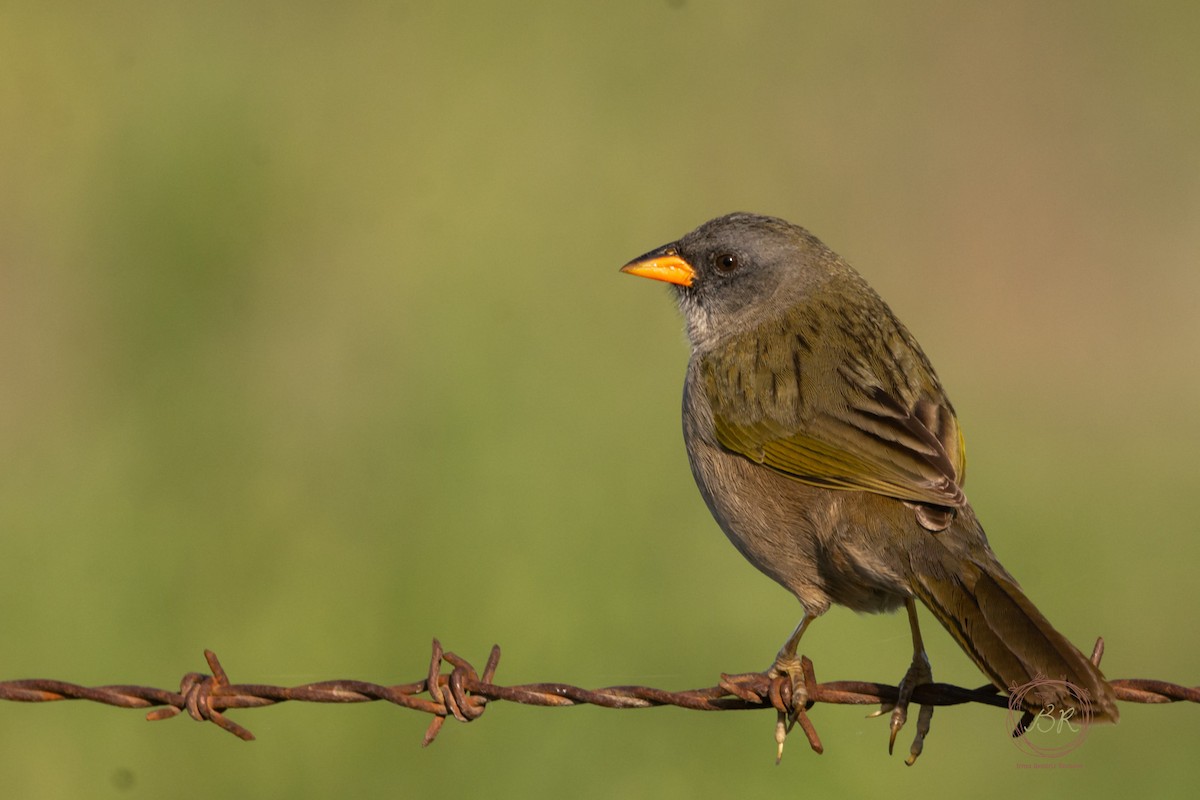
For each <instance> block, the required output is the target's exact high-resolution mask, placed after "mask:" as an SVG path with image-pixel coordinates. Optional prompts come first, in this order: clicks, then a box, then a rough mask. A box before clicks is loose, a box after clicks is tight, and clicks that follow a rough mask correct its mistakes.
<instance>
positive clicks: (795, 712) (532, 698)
mask: <svg viewBox="0 0 1200 800" xmlns="http://www.w3.org/2000/svg"><path fill="white" fill-rule="evenodd" d="M1103 651H1104V645H1103V641H1098V642H1097V645H1096V649H1095V650H1094V651H1093V659H1094V660H1096V661H1098V660H1099V656H1100V655H1101V654H1102V653H1103ZM204 657H205V660H206V661H207V662H208V669H209V672H210V674H207V675H206V674H203V673H198V672H189V673H187V674H186V675H184V676H183V679H182V680H181V681H180V684H179V691H178V692H172V691H168V690H165V689H156V688H153V687H149V686H123V685H119V686H97V687H87V686H79V685H77V684H73V683H67V682H65V681H58V680H46V679H27V680H15V681H0V700H9V701H13V702H19V703H46V702H52V701H55V700H89V701H91V702H94V703H102V704H105V705H110V706H116V707H118V708H152V710H151V711H150V712H148V713H147V714H146V719H148V720H151V721H155V720H163V719H168V718H170V717H174V716H177V715H178V714H179V713H181V712H183V711H186V712H187V713H188V716H190V717H191V718H192V719H194V720H196V721H197V722H211V723H213V724H215V725H217V726H218V727H219V728H221V729H222V730H225V731H228V732H229V733H232V734H233V735H234V736H236V737H238V738H239V739H242V740H243V741H251V740H253V739H254V734H252V733H251V732H250V731H249V730H247V729H246V728H244V727H242V726H241V725H239V724H237V723H236V722H234V721H232V720H230V719H229V718H228V717H226V716H225V714H224V712H225V711H227V710H229V709H232V708H258V707H261V706H269V705H274V704H276V703H283V702H289V701H290V702H302V703H367V702H374V701H379V700H384V701H387V702H389V703H392V704H394V705H398V706H403V707H404V708H411V709H413V710H416V711H421V712H424V713H426V714H430V715H432V717H433V719H432V720H431V721H430V723H429V727H428V728H427V729H426V731H425V736H424V738H423V739H422V745H423V746H428V745H429V744H432V743H433V741H434V739H436V738H437V735H438V733H439V731H441V729H442V725H443V724H444V723H445V721H446V718H447V717H454V718H455V719H456V720H458V721H459V722H472V721H474V720H476V719H479V717H480V716H482V715H483V712H484V711H485V710H486V708H487V705H488V703H489V702H491V701H494V700H504V701H507V702H510V703H521V704H524V705H534V706H555V707H562V706H576V705H594V706H601V707H603V708H652V707H656V706H675V707H677V708H686V709H691V710H694V711H737V710H750V709H763V708H773V709H775V710H776V711H777V712H778V713H780V714H782V715H784V717H782V718H783V719H786V720H787V723H786V725H785V730H784V735H785V736H786V734H787V732H788V731H790V730H791V729H792V727H793V726H795V725H799V726H800V729H801V730H802V731H803V732H804V735H805V737H806V738H807V739H808V743H809V746H810V747H811V748H812V749H813V751H814V752H816V753H822V752H824V745H823V744H822V743H821V739H820V737H819V736H818V735H817V731H816V728H815V727H814V726H813V724H812V721H811V720H810V719H809V717H808V713H807V712H808V710H809V709H811V708H812V707H813V706H814V705H815V704H817V703H828V704H833V705H879V704H883V703H895V702H896V699H897V697H898V695H899V692H898V689H897V687H895V686H890V685H888V684H883V683H871V682H867V681H832V682H829V683H818V682H817V679H816V675H815V672H814V670H813V665H812V661H810V660H809V659H808V658H807V657H805V658H802V659H801V664H802V668H803V673H804V688H805V689H806V691H807V695H808V696H807V702H806V703H804V704H803V705H801V706H800V707H799V708H793V707H792V686H791V681H790V680H789V678H788V677H787V676H774V677H772V676H771V675H769V674H767V673H763V672H748V673H739V674H724V673H723V674H722V675H721V681H720V683H719V684H717V685H716V686H712V687H709V688H704V689H691V690H687V691H681V692H669V691H665V690H663V689H654V688H651V687H648V686H608V687H605V688H602V689H583V688H580V687H578V686H571V685H569V684H565V683H530V684H523V685H517V686H501V685H498V684H496V683H494V680H495V676H496V668H497V667H498V666H499V664H500V646H499V645H495V646H493V647H492V650H491V653H490V654H489V655H488V659H487V662H486V664H485V665H484V669H483V674H482V675H481V674H479V673H478V672H476V670H475V668H474V666H472V665H471V663H470V662H469V661H467V660H466V659H464V658H462V657H461V656H459V655H457V654H455V653H452V652H448V651H446V650H444V649H443V648H442V645H441V642H439V641H438V640H437V639H434V640H433V649H432V653H431V656H430V659H429V670H428V672H427V674H426V676H425V678H424V679H422V680H420V681H416V682H413V683H406V684H399V685H395V686H381V685H379V684H374V683H368V682H365V681H356V680H331V681H322V682H320V683H309V684H305V685H303V686H295V687H284V686H271V685H265V684H243V683H232V682H231V681H230V680H229V676H228V674H227V673H226V672H225V668H224V667H223V666H222V665H221V662H220V661H219V660H218V658H217V656H216V654H215V653H213V652H212V651H211V650H205V651H204ZM447 665H449V671H446V667H447ZM1110 683H1111V684H1112V687H1113V691H1114V694H1115V695H1116V698H1117V699H1118V700H1121V701H1123V702H1126V703H1154V704H1158V703H1175V702H1188V703H1200V687H1187V686H1180V685H1177V684H1173V683H1168V682H1166V681H1159V680H1150V679H1139V678H1133V679H1124V680H1114V681H1110ZM421 695H428V698H426V697H422V696H421ZM911 702H913V703H917V704H920V705H923V706H930V707H932V706H953V705H960V704H963V703H981V704H983V705H989V706H996V707H998V708H1007V707H1008V699H1007V697H1005V696H1004V695H1002V694H1000V693H999V691H998V690H997V689H996V688H995V687H993V686H990V685H988V686H983V687H980V688H978V689H964V688H961V687H958V686H951V685H949V684H945V683H925V684H920V685H918V686H917V687H916V688H915V689H914V690H913V693H912V698H911ZM1019 734H1020V729H1019V728H1018V731H1015V732H1014V735H1019Z"/></svg>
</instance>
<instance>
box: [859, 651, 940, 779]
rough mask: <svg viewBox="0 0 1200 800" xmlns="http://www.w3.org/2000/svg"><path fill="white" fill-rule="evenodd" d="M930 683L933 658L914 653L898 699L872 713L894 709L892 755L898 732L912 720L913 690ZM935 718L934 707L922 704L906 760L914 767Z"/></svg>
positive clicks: (873, 714)
mask: <svg viewBox="0 0 1200 800" xmlns="http://www.w3.org/2000/svg"><path fill="white" fill-rule="evenodd" d="M926 683H933V669H932V668H931V667H930V666H929V659H928V658H927V657H926V656H925V653H924V652H923V651H921V652H917V653H914V654H913V661H912V664H911V665H910V666H909V668H908V672H906V673H905V674H904V679H903V680H901V681H900V686H899V687H898V689H899V692H898V696H897V697H896V702H895V703H884V704H883V705H882V706H880V708H879V710H878V711H875V712H872V713H871V714H869V715H868V716H869V717H879V716H882V715H884V714H886V713H888V712H889V711H891V712H892V720H891V725H890V728H891V734H890V736H889V737H888V755H891V753H892V751H893V749H894V748H895V745H896V735H897V734H898V733H900V729H901V728H903V727H904V724H905V723H906V722H907V721H908V703H909V700H910V699H912V693H913V690H914V689H916V688H917V687H918V686H920V685H922V684H926ZM932 719H933V706H927V705H923V706H921V711H920V713H918V715H917V732H916V735H915V736H914V737H913V742H912V745H911V746H910V747H909V749H908V758H906V759H905V760H904V763H905V764H907V765H908V766H910V767H911V766H912V765H913V764H915V763H916V761H917V758H918V757H919V756H920V755H921V751H922V750H923V749H924V747H925V736H926V735H927V734H928V733H929V726H930V722H931V721H932Z"/></svg>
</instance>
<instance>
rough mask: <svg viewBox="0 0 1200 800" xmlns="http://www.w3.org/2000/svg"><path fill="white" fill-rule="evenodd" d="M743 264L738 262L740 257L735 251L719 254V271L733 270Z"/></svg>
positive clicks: (717, 263) (717, 260) (717, 261)
mask: <svg viewBox="0 0 1200 800" xmlns="http://www.w3.org/2000/svg"><path fill="white" fill-rule="evenodd" d="M740 266H741V264H740V263H739V262H738V257H737V256H735V255H734V254H733V253H721V254H720V255H718V256H717V259H716V267H717V271H718V272H726V273H729V272H733V271H734V270H736V269H737V268H738V267H740Z"/></svg>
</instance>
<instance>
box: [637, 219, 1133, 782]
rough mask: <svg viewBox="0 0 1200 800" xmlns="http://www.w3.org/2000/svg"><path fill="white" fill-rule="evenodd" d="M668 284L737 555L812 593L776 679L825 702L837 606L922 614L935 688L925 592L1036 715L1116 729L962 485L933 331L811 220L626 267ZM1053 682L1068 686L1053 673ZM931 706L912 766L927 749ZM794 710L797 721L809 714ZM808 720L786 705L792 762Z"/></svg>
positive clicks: (717, 500) (690, 416)
mask: <svg viewBox="0 0 1200 800" xmlns="http://www.w3.org/2000/svg"><path fill="white" fill-rule="evenodd" d="M621 271H622V272H625V273H628V274H631V275H635V276H640V277H645V278H651V279H654V280H657V281H663V282H666V283H667V284H669V285H670V286H671V288H672V289H673V291H674V295H675V299H676V300H677V303H678V306H679V309H680V311H681V314H682V317H683V320H684V324H685V328H686V333H687V339H688V341H689V343H690V346H691V355H690V358H689V360H688V364H687V372H686V377H685V380H684V389H683V435H684V442H685V445H686V449H687V455H688V462H689V464H690V466H691V471H692V475H693V477H694V478H695V481H696V484H697V486H698V488H699V490H700V494H701V496H702V497H703V498H704V501H705V503H706V504H707V506H708V509H709V511H710V512H711V513H712V516H713V517H714V518H715V520H716V522H717V523H718V525H719V526H720V527H721V529H722V530H723V531H724V533H725V535H726V536H727V537H728V538H729V540H730V541H731V542H732V543H733V545H734V547H736V548H737V550H738V551H739V552H740V553H741V554H742V555H743V556H744V557H745V558H746V559H747V560H749V561H750V563H751V564H753V565H754V566H755V567H756V568H758V569H759V570H760V571H761V572H763V573H764V574H766V575H767V576H768V577H770V578H772V579H773V580H775V581H776V582H777V583H779V584H780V585H782V586H783V587H784V588H785V589H787V590H788V591H790V592H791V593H792V594H793V595H795V597H796V598H797V599H798V600H799V602H800V606H801V610H802V614H801V617H800V622H799V624H798V625H797V626H796V628H795V630H794V631H793V632H792V634H791V635H790V636H789V637H788V638H787V639H786V640H785V642H784V644H783V646H782V647H781V648H780V649H779V652H778V654H777V655H776V657H775V661H774V663H773V664H772V666H771V668H770V670H769V673H770V675H771V676H773V677H786V678H788V679H789V680H790V682H791V687H792V689H793V698H794V699H793V709H802V708H803V707H804V704H805V702H806V700H807V698H806V695H805V692H804V683H803V679H802V674H801V670H800V660H799V658H798V657H797V650H798V647H799V643H800V640H801V637H802V636H803V634H804V632H805V631H806V630H807V628H808V626H809V625H810V624H811V623H812V622H813V620H815V619H816V618H818V617H820V616H821V615H822V614H824V613H825V612H826V611H827V610H828V609H829V608H830V607H831V605H833V604H837V605H841V606H845V607H847V608H850V609H852V610H854V611H856V612H876V613H877V612H888V611H895V610H898V609H899V608H900V607H901V606H903V607H905V609H906V611H907V616H908V621H909V625H910V629H911V633H912V642H913V657H912V662H911V666H910V667H909V669H908V671H907V672H906V673H905V675H904V677H903V679H902V680H901V682H900V685H899V697H898V699H897V701H896V702H895V703H894V704H885V705H884V706H883V707H882V708H881V709H880V711H878V712H876V714H885V713H887V712H888V711H889V710H890V711H891V720H890V738H889V741H888V752H889V753H890V752H892V748H893V746H894V744H895V740H896V736H897V734H898V732H899V731H900V729H901V728H902V727H903V726H904V724H905V722H906V720H907V714H908V705H909V701H910V699H911V697H912V693H913V690H914V689H915V688H916V687H917V686H920V685H922V684H925V683H931V682H932V680H933V675H932V669H931V666H930V663H929V660H928V657H927V655H926V654H925V650H924V642H923V639H922V636H921V632H920V628H919V624H918V618H917V607H916V602H917V601H920V602H921V603H922V604H924V605H925V606H926V607H927V608H928V609H929V611H930V612H931V613H932V614H933V616H934V617H935V618H936V619H937V620H938V621H939V622H940V623H941V624H942V625H943V626H944V627H945V628H946V630H947V631H948V632H949V633H950V635H951V636H952V637H953V638H954V640H955V641H956V642H957V643H958V644H959V645H960V646H961V647H962V649H963V651H964V652H965V653H966V654H967V656H968V657H969V658H970V659H971V661H973V662H974V663H975V664H976V666H978V668H979V669H980V670H981V671H982V672H983V673H984V675H986V676H987V678H988V679H989V680H990V681H991V683H992V684H993V685H994V686H995V687H996V688H998V689H999V690H1001V691H1004V692H1009V693H1010V694H1012V693H1013V692H1014V690H1015V689H1017V688H1018V687H1022V686H1026V685H1030V684H1033V685H1034V686H1035V687H1036V688H1035V690H1031V691H1029V692H1027V693H1022V695H1021V706H1022V710H1024V711H1026V712H1027V718H1028V714H1030V713H1036V712H1037V711H1039V710H1040V709H1042V708H1047V707H1051V706H1052V707H1054V708H1057V709H1059V710H1060V711H1063V710H1067V709H1071V710H1076V711H1079V712H1081V713H1086V714H1088V715H1090V720H1091V721H1093V722H1116V721H1117V719H1118V711H1117V707H1116V702H1115V696H1114V693H1113V690H1112V687H1111V686H1110V685H1109V683H1108V682H1107V681H1106V680H1105V678H1104V675H1103V674H1102V673H1101V671H1100V669H1099V667H1098V666H1097V665H1096V664H1094V663H1093V662H1092V661H1091V660H1090V659H1088V658H1087V657H1085V656H1084V655H1083V653H1081V652H1080V651H1079V649H1078V648H1076V647H1075V646H1074V645H1073V644H1071V642H1070V641H1069V640H1068V639H1067V638H1066V637H1065V636H1063V635H1062V634H1061V633H1059V632H1058V631H1057V630H1056V629H1055V628H1054V627H1053V626H1052V625H1051V624H1050V622H1049V621H1048V620H1047V619H1046V617H1045V616H1044V615H1043V614H1042V613H1041V612H1040V611H1039V610H1038V608H1037V607H1036V606H1035V605H1034V604H1033V602H1032V601H1030V600H1029V599H1028V598H1027V597H1026V595H1025V594H1024V592H1023V591H1022V590H1021V588H1020V586H1019V584H1018V583H1017V581H1016V579H1015V578H1013V576H1012V575H1011V574H1010V573H1009V572H1008V570H1006V569H1005V568H1004V567H1003V566H1002V565H1001V563H1000V561H999V559H997V557H996V555H995V553H994V552H993V551H992V548H991V546H990V545H989V543H988V539H987V536H986V535H985V533H984V530H983V526H982V525H981V524H980V522H979V519H978V518H977V517H976V514H975V511H974V510H973V509H972V507H971V505H970V503H969V502H968V501H967V498H966V495H965V494H964V493H963V483H964V479H965V476H966V449H965V443H964V439H963V434H962V429H961V428H960V426H959V423H958V418H957V416H956V414H955V411H954V406H953V405H951V403H950V399H949V398H948V397H947V395H946V392H945V390H944V389H943V387H942V383H941V381H940V380H939V379H938V377H937V374H936V373H935V372H934V369H933V366H932V365H931V364H930V361H929V359H928V358H927V357H926V356H925V353H924V352H923V351H922V350H921V347H920V345H919V344H918V343H917V341H916V339H915V338H914V337H913V335H912V334H911V333H910V332H909V330H908V329H907V328H906V327H905V326H904V325H903V324H902V323H901V322H900V321H899V320H898V319H897V317H896V315H895V314H894V313H893V312H892V310H891V309H890V308H889V307H888V305H887V304H886V303H885V302H884V301H883V299H882V298H881V297H880V296H879V295H878V294H877V293H876V292H875V291H874V289H872V288H871V287H870V286H869V285H868V283H867V281H866V280H865V279H864V278H863V277H862V276H861V275H860V274H859V273H858V272H857V271H855V270H854V268H852V267H851V266H850V265H849V264H848V263H847V262H846V261H845V260H844V259H842V258H841V257H840V256H838V255H837V254H836V253H835V252H833V251H832V250H831V249H830V248H829V247H827V246H826V245H825V244H824V243H823V242H821V241H820V240H819V239H818V238H817V237H815V236H814V235H813V234H811V233H809V232H808V231H807V230H806V229H805V228H802V227H800V226H798V225H794V224H792V223H790V222H787V221H785V220H783V219H779V218H777V217H770V216H763V215H758V214H750V213H741V212H739V213H732V214H727V215H725V216H721V217H717V218H716V219H712V220H710V221H708V222H705V223H704V224H702V225H700V226H699V227H698V228H696V229H695V230H693V231H691V232H690V233H687V234H685V235H684V236H683V237H682V238H680V239H678V240H676V241H674V242H671V243H670V244H666V245H663V246H661V247H658V248H656V249H654V250H651V251H650V252H648V253H645V254H644V255H642V256H639V257H638V258H635V259H634V260H632V261H630V262H629V263H627V264H625V265H624V266H623V267H621ZM1039 679H1051V680H1039ZM932 711H933V709H932V706H928V707H922V712H921V716H920V718H919V720H918V727H917V733H916V736H915V738H914V740H913V743H912V746H911V747H910V754H909V757H908V759H907V763H908V764H909V765H911V764H912V763H913V762H914V761H915V760H916V758H917V756H918V755H920V753H921V751H922V748H923V744H924V738H925V734H926V733H927V732H928V727H929V716H930V715H932ZM794 713H797V712H795V711H794V712H793V714H794ZM794 719H795V717H794V715H793V716H792V719H791V721H794ZM789 727H790V722H789V721H788V720H786V719H785V715H783V714H782V713H781V714H780V718H779V720H778V722H777V726H776V741H777V742H778V744H779V755H780V756H781V755H782V748H783V741H784V737H785V736H786V732H787V729H788V728H789Z"/></svg>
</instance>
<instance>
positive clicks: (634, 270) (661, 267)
mask: <svg viewBox="0 0 1200 800" xmlns="http://www.w3.org/2000/svg"><path fill="white" fill-rule="evenodd" d="M621 272H628V273H629V274H630V275H637V276H638V277H640V278H653V279H654V280H656V281H666V282H667V283H674V284H676V285H678V286H691V285H692V281H693V280H695V278H696V270H694V269H692V265H691V264H689V263H688V262H686V261H684V260H683V259H682V258H680V257H679V254H678V253H676V252H675V250H674V249H672V248H666V249H663V250H655V251H654V252H652V253H647V254H646V255H644V256H642V257H641V258H635V259H634V260H633V261H630V262H629V263H628V264H626V265H625V266H623V267H621Z"/></svg>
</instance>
